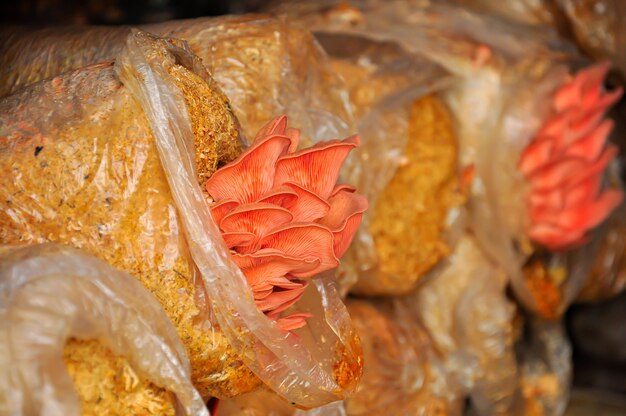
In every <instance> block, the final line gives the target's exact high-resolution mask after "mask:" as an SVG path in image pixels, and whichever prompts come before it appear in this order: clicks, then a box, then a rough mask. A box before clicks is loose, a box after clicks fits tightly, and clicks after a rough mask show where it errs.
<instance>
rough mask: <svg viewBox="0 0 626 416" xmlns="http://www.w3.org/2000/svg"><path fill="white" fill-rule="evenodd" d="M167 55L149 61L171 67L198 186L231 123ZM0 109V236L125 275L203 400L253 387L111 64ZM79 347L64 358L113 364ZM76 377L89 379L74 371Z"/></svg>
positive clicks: (89, 404) (227, 140)
mask: <svg viewBox="0 0 626 416" xmlns="http://www.w3.org/2000/svg"><path fill="white" fill-rule="evenodd" d="M166 57H167V54H164V56H162V57H159V58H158V59H160V58H163V61H165V62H169V66H168V67H167V68H166V69H167V70H168V72H169V73H170V74H171V75H172V76H173V78H174V80H175V83H176V85H177V86H178V87H179V88H180V89H181V90H182V92H183V95H184V96H185V99H186V103H187V106H188V109H189V114H190V118H191V121H192V126H193V130H194V135H195V145H196V146H197V148H198V149H203V151H202V152H196V163H197V166H198V180H199V182H201V181H204V179H205V178H206V177H208V176H209V175H210V174H211V173H212V172H213V171H214V170H215V168H216V167H217V166H218V165H219V164H223V163H225V162H228V161H230V160H232V159H233V158H234V157H236V156H237V154H238V150H239V144H238V143H239V137H238V125H237V122H236V119H235V117H234V116H233V114H232V112H231V111H230V108H229V107H228V101H227V99H226V98H225V97H224V95H223V94H221V92H220V91H219V90H218V89H216V88H215V87H214V86H213V85H212V84H207V83H205V82H204V81H203V79H202V78H200V77H199V76H198V75H196V74H194V73H193V72H192V71H190V70H189V69H187V68H185V67H182V66H180V65H175V64H173V63H172V61H171V60H167V59H165V58H166ZM0 109H1V110H0V172H1V173H2V175H3V177H5V178H11V179H9V180H5V181H3V182H2V185H1V186H0V194H1V195H2V198H1V200H2V202H1V203H0V241H1V242H2V243H15V244H29V243H38V242H44V241H56V242H61V243H65V244H70V245H73V246H75V247H79V248H82V249H85V250H87V251H89V252H91V253H93V254H95V255H97V256H98V257H100V258H101V259H104V260H105V261H107V262H108V263H110V264H112V265H113V266H115V267H117V268H120V269H122V270H125V271H128V272H129V273H130V274H132V275H133V276H135V277H136V278H138V279H139V280H140V281H141V282H142V284H143V285H144V286H145V287H146V288H148V289H149V290H150V291H151V292H152V293H153V294H154V295H155V296H156V297H157V299H158V300H159V302H160V303H161V304H162V305H163V308H164V310H165V312H166V313H167V315H168V316H169V318H170V319H171V321H172V322H173V323H174V325H175V327H176V328H177V330H178V333H179V335H180V338H181V339H182V341H183V344H184V345H185V347H186V350H187V354H188V356H189V358H190V361H191V365H192V368H193V374H192V378H193V380H194V384H195V386H196V388H198V390H199V391H200V392H201V394H202V395H203V396H205V397H208V396H211V395H215V396H222V397H224V396H231V395H236V394H240V393H242V392H245V391H249V390H251V389H253V388H255V387H256V386H258V384H259V383H260V381H259V380H258V379H257V378H256V377H255V376H254V375H253V374H252V373H251V372H250V370H248V369H247V368H246V367H245V366H244V365H243V363H242V362H241V360H240V359H239V357H237V356H236V355H235V354H234V353H233V351H232V350H231V349H230V347H229V345H228V343H227V341H226V339H225V338H224V337H223V336H222V335H221V333H220V331H219V328H217V327H215V326H213V327H211V323H210V321H209V320H208V316H206V311H207V310H206V305H205V304H204V303H203V295H204V294H203V293H202V290H201V288H199V287H198V286H197V285H198V282H197V280H196V276H195V271H194V268H193V265H192V262H191V259H190V257H189V254H188V248H187V244H186V242H185V238H184V236H183V234H182V226H181V223H180V219H179V213H178V212H177V210H176V207H175V205H174V202H173V200H172V197H171V195H170V190H169V187H168V183H167V180H166V177H165V175H164V172H163V170H162V168H161V164H160V161H159V157H158V154H157V151H156V147H155V143H154V137H153V135H152V131H151V127H150V125H149V124H148V121H147V119H146V117H145V116H144V114H143V112H142V110H141V107H140V106H139V105H138V103H137V102H136V101H135V99H134V98H133V97H132V96H131V95H130V93H129V92H128V90H126V88H125V87H124V86H123V85H122V84H120V82H119V81H118V79H117V77H116V75H115V73H114V70H113V64H112V63H104V64H100V65H94V66H91V67H88V68H85V69H81V70H79V71H76V72H73V73H68V74H66V75H63V76H60V77H57V78H54V79H52V80H50V81H47V82H43V83H39V84H37V85H34V86H33V87H31V88H27V89H24V90H22V91H21V92H20V93H18V94H15V95H13V96H10V97H7V98H6V99H4V100H3V101H2V102H0ZM199 289H200V290H199ZM77 345H79V344H72V343H70V344H68V347H67V349H66V359H67V361H68V362H72V361H76V359H75V357H76V356H78V355H80V356H81V357H88V358H87V359H89V360H90V363H91V364H88V363H85V365H91V366H93V367H94V368H96V367H98V368H106V367H111V368H116V367H117V365H116V364H115V363H112V362H111V360H112V359H113V358H112V357H111V356H110V355H107V354H105V353H104V352H103V351H102V350H101V349H99V348H97V344H95V343H91V344H87V345H86V346H85V345H83V346H81V348H80V349H78V348H75V346H77ZM84 349H87V350H89V351H88V352H85V351H84ZM118 372H119V370H118V371H116V372H114V373H118ZM114 373H110V374H111V377H113V374H114ZM76 374H83V373H76ZM104 374H109V373H104ZM85 377H87V374H85ZM89 377H91V376H89ZM76 382H77V384H83V383H84V384H85V385H89V384H90V383H92V382H93V380H91V379H87V378H83V376H82V375H77V379H76ZM102 382H103V384H107V383H110V384H115V385H120V383H123V381H122V380H118V379H115V380H111V379H109V380H108V381H102ZM138 389H146V391H144V392H138V393H137V394H139V395H145V397H152V396H162V395H163V393H162V392H159V391H158V389H154V386H150V385H141V386H140V387H138ZM152 389H154V391H152V392H148V391H147V390H152ZM78 390H79V391H83V389H82V388H78ZM92 399H93V400H92ZM96 399H97V400H96ZM81 400H82V405H83V408H84V410H85V412H86V413H90V412H91V413H92V414H93V413H97V412H96V410H95V409H96V408H98V406H103V405H102V404H100V403H99V402H101V401H110V402H111V403H112V402H115V401H118V400H119V397H118V396H117V393H116V390H113V391H110V392H108V395H106V396H104V397H100V398H93V397H92V398H88V397H81ZM140 413H141V412H140Z"/></svg>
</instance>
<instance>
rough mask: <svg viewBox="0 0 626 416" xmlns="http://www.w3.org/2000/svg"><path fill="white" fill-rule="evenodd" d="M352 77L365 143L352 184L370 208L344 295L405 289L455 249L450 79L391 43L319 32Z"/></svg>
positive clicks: (354, 162) (351, 165)
mask: <svg viewBox="0 0 626 416" xmlns="http://www.w3.org/2000/svg"><path fill="white" fill-rule="evenodd" d="M318 40H319V41H320V43H321V44H322V47H324V49H325V50H326V51H327V53H328V54H329V55H330V57H331V61H332V63H333V67H334V68H335V70H336V71H337V72H338V73H339V74H340V75H341V76H342V77H343V78H344V80H345V81H346V84H347V87H348V90H349V93H350V101H351V104H352V108H353V111H354V113H355V116H356V119H357V129H358V131H359V134H360V136H361V139H362V145H361V147H360V148H359V149H357V150H356V151H355V157H353V158H352V159H350V160H349V161H348V172H347V174H346V178H349V180H350V182H352V183H355V184H358V188H359V189H362V190H363V191H364V192H365V193H366V195H367V197H368V201H369V203H370V209H369V210H368V212H367V213H366V214H365V216H364V219H363V225H362V226H361V228H360V229H359V231H358V234H357V237H356V239H355V242H354V243H353V245H352V246H351V249H350V251H349V253H348V257H347V261H346V262H344V263H343V265H342V273H341V285H342V288H341V289H342V291H343V292H347V291H348V290H350V291H352V292H353V293H358V294H364V295H392V294H403V293H407V292H409V291H411V290H412V288H414V287H415V286H416V285H417V283H418V281H420V280H421V278H423V276H424V275H426V274H427V273H428V272H430V271H431V270H433V269H434V268H435V266H436V265H437V264H438V263H439V262H440V261H441V259H442V258H445V256H446V255H447V254H448V253H449V251H450V247H451V246H453V245H454V231H453V230H454V229H455V228H458V226H459V221H456V220H457V219H458V218H459V217H461V216H460V214H459V212H460V211H461V209H460V207H459V206H460V205H461V203H462V201H463V196H462V195H461V192H460V189H459V180H458V176H459V172H458V166H457V140H456V136H455V132H454V120H453V119H452V117H451V115H450V114H449V111H448V109H447V108H446V106H445V105H444V104H443V102H442V101H441V98H440V95H439V94H440V93H441V90H442V89H443V88H444V87H445V86H447V85H449V84H450V83H451V81H452V80H451V77H450V76H449V75H448V74H447V73H446V72H445V71H443V70H442V69H441V68H440V67H439V66H437V65H435V64H433V63H432V62H429V61H427V60H425V59H420V58H419V57H416V56H412V55H410V54H407V53H406V52H405V51H403V50H402V49H401V48H398V47H397V46H396V45H394V44H393V43H391V42H378V41H376V40H373V39H370V38H369V37H368V36H361V35H356V36H353V35H350V34H345V35H344V34H342V33H337V34H334V33H326V34H318Z"/></svg>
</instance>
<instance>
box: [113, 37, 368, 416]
mask: <svg viewBox="0 0 626 416" xmlns="http://www.w3.org/2000/svg"><path fill="white" fill-rule="evenodd" d="M140 36H146V35H145V34H142V33H139V32H134V33H133V36H131V37H129V40H128V43H127V50H126V51H125V53H123V54H122V55H121V56H120V57H119V58H118V60H117V63H116V70H117V72H118V74H119V75H120V78H121V79H122V81H123V82H124V84H125V86H126V87H128V88H129V89H130V90H131V91H133V94H134V95H135V96H136V97H137V99H138V101H139V102H140V103H141V106H142V108H143V109H144V111H145V113H146V115H147V117H148V119H149V120H150V123H151V125H152V126H153V131H154V132H155V139H156V143H157V149H158V152H159V156H160V159H161V162H162V164H163V168H164V170H165V172H166V176H167V179H168V182H169V184H170V189H171V190H172V195H173V198H174V201H175V203H176V206H177V208H178V211H179V212H180V213H181V220H182V224H183V228H184V230H185V234H186V236H187V242H188V243H189V248H190V253H191V256H192V257H193V260H194V263H195V265H196V266H197V268H198V271H199V273H200V276H201V278H202V282H203V284H204V290H205V291H206V293H207V295H208V298H209V302H210V305H211V309H212V312H213V315H214V316H215V317H216V319H217V322H218V323H219V327H220V330H221V331H222V332H223V333H224V334H225V336H226V338H227V339H228V342H229V344H230V346H231V347H232V348H233V349H234V350H235V351H236V352H237V355H238V356H239V357H241V359H242V360H243V361H244V362H245V364H246V365H247V366H248V367H249V368H250V369H251V370H252V371H254V373H255V374H257V375H258V376H259V378H261V380H263V382H265V383H266V384H267V385H268V386H270V387H271V388H272V389H274V390H275V391H276V392H277V393H278V394H280V395H281V396H283V397H284V398H285V399H287V400H288V401H289V402H292V403H294V404H297V405H299V406H302V407H315V406H319V405H322V404H325V403H328V402H331V401H335V400H338V399H341V398H342V397H343V396H344V395H345V394H347V393H348V392H350V391H351V390H352V389H353V388H354V385H355V383H356V381H357V380H358V378H359V375H360V372H361V365H362V363H361V355H360V347H359V343H358V338H357V337H356V335H355V333H354V330H353V328H352V327H351V325H350V321H349V317H348V315H347V312H346V310H345V307H344V306H343V304H342V303H341V300H340V298H339V296H338V294H337V292H336V291H334V290H333V287H332V285H330V284H328V283H327V282H326V280H325V278H315V279H314V285H310V286H309V291H308V292H309V293H308V294H307V293H305V296H304V298H303V299H302V301H301V302H299V305H302V306H301V307H302V308H309V307H310V308H317V309H318V310H317V311H313V310H311V312H313V315H314V318H313V319H311V320H310V321H309V324H308V325H307V326H306V327H305V328H303V329H302V330H301V331H300V332H299V331H295V332H296V333H295V334H294V333H291V332H285V331H282V330H281V329H279V328H278V327H277V326H276V325H275V323H274V322H272V321H271V320H270V319H268V318H267V317H266V316H265V315H264V314H262V313H261V312H260V311H259V309H258V308H257V307H256V305H255V303H254V299H253V297H252V291H251V289H250V287H249V286H248V283H247V281H246V279H245V277H244V275H243V273H242V272H241V270H239V268H238V267H237V266H236V265H235V264H234V263H233V261H232V260H231V257H230V254H229V252H228V249H227V247H226V245H225V243H224V241H223V240H222V237H221V233H220V231H219V229H218V228H217V226H216V225H215V223H214V222H213V220H212V217H211V214H210V211H209V205H208V203H207V200H206V198H205V196H204V194H203V193H202V191H201V189H200V187H199V186H198V184H197V182H196V181H195V179H194V175H193V172H192V171H190V169H188V168H185V164H184V163H182V161H184V160H185V159H188V158H189V154H190V153H191V154H193V149H190V148H189V145H188V144H189V143H190V142H192V141H193V137H191V138H190V137H189V135H190V134H191V131H190V130H189V129H188V128H186V127H185V126H184V124H185V120H184V118H180V119H179V120H178V121H177V122H176V123H175V122H174V120H176V119H175V118H173V117H172V115H173V114H177V113H178V112H179V111H180V110H179V109H178V107H177V102H180V100H181V97H180V93H178V92H177V91H176V90H175V88H174V86H173V84H172V82H171V80H170V78H169V76H168V74H167V73H165V72H164V71H163V69H162V68H161V67H160V66H159V65H156V64H155V62H154V61H152V60H151V59H150V56H149V55H148V54H147V51H146V50H145V49H144V48H143V47H142V43H141V42H138V41H137V39H138V37H140ZM309 302H311V304H312V306H309ZM320 340H322V342H320Z"/></svg>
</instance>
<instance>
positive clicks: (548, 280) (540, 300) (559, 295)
mask: <svg viewBox="0 0 626 416" xmlns="http://www.w3.org/2000/svg"><path fill="white" fill-rule="evenodd" d="M522 271H523V274H524V281H525V283H526V286H527V287H528V290H529V292H530V294H531V295H532V297H533V299H534V300H535V304H536V312H537V314H539V316H541V317H542V318H544V319H557V318H558V317H559V316H560V313H561V304H562V302H563V283H564V282H565V281H566V278H567V272H566V271H565V269H564V268H563V267H557V268H556V269H554V268H550V267H549V266H548V265H546V264H545V263H544V262H542V261H541V260H532V261H531V262H530V263H529V264H527V265H526V266H524V268H523V270H522Z"/></svg>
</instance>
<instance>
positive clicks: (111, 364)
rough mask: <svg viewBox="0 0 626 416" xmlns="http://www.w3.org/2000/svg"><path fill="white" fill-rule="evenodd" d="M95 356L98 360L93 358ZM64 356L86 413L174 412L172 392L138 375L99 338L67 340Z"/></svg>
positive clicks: (168, 414)
mask: <svg viewBox="0 0 626 416" xmlns="http://www.w3.org/2000/svg"><path fill="white" fill-rule="evenodd" d="M94 356H95V357H98V358H99V359H97V360H94V359H93V357H94ZM64 359H65V365H66V366H67V370H68V372H69V373H70V376H71V378H72V381H73V382H74V387H75V388H76V390H77V392H78V396H79V397H80V398H81V402H82V414H83V415H85V416H91V415H94V416H95V415H103V414H109V415H128V414H147V415H160V416H174V415H175V413H176V412H175V405H176V402H175V399H174V397H173V395H172V394H171V393H169V392H167V391H165V390H163V389H161V388H159V387H157V386H155V385H154V384H152V383H150V382H147V381H146V380H144V379H143V378H142V377H140V376H138V375H137V374H136V373H135V372H134V371H133V369H132V367H131V366H130V365H129V364H128V361H126V359H124V358H123V357H119V356H116V355H114V354H113V353H112V352H111V351H109V350H108V349H107V348H106V347H104V346H103V345H102V344H101V343H99V342H98V341H95V340H91V341H77V340H73V341H70V342H68V343H67V345H66V347H65V351H64ZM111 396H114V397H115V400H111Z"/></svg>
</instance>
